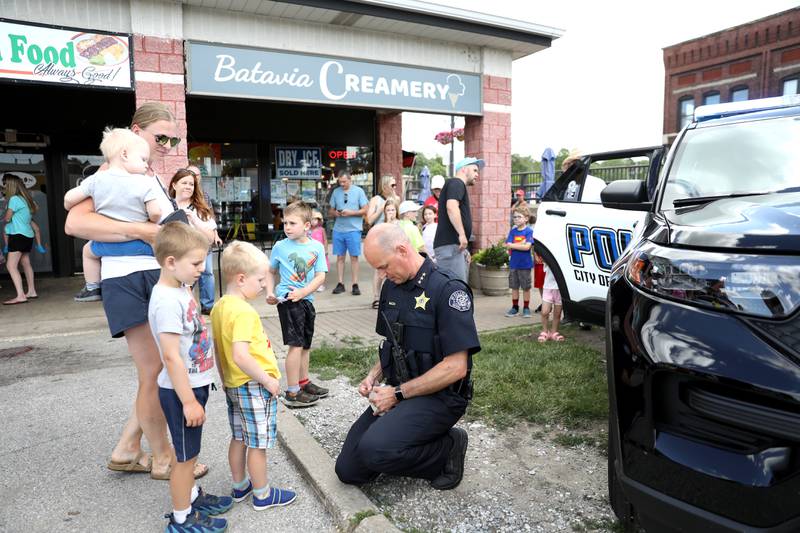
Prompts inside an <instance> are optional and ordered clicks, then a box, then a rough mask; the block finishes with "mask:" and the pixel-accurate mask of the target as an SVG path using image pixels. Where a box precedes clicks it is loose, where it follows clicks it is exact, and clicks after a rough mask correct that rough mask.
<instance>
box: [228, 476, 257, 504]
mask: <svg viewBox="0 0 800 533" xmlns="http://www.w3.org/2000/svg"><path fill="white" fill-rule="evenodd" d="M251 492H253V483H252V482H250V481H248V482H247V488H246V489H242V490H239V489H237V488H235V487H234V489H233V490H232V491H231V498H233V501H235V502H237V503H238V502H243V501H244V500H246V499H247V497H248V496H250V493H251Z"/></svg>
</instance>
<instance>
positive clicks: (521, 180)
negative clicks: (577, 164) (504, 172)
mask: <svg viewBox="0 0 800 533" xmlns="http://www.w3.org/2000/svg"><path fill="white" fill-rule="evenodd" d="M649 168H650V166H649V164H644V165H619V166H613V167H594V168H592V169H591V170H590V171H589V172H590V174H591V175H592V176H596V177H598V178H600V179H602V180H603V181H605V182H606V183H611V182H612V181H617V180H646V179H647V173H648V171H649ZM560 177H561V171H560V170H557V171H556V178H555V179H556V180H558V178H560ZM541 183H542V173H541V172H539V171H534V172H518V173H516V174H511V194H512V195H513V194H514V193H515V192H516V191H517V190H518V189H522V190H524V191H525V198H528V199H531V198H534V197H535V196H536V193H537V192H538V191H539V185H541Z"/></svg>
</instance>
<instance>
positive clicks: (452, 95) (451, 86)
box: [447, 74, 466, 108]
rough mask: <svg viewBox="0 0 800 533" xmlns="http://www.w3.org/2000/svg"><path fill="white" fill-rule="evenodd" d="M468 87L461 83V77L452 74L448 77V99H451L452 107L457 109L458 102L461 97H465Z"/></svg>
mask: <svg viewBox="0 0 800 533" xmlns="http://www.w3.org/2000/svg"><path fill="white" fill-rule="evenodd" d="M464 91H466V87H465V86H464V84H463V83H461V76H459V75H458V74H450V75H449V76H447V98H449V99H450V105H451V106H452V107H453V108H455V107H456V102H458V99H459V97H461V96H464Z"/></svg>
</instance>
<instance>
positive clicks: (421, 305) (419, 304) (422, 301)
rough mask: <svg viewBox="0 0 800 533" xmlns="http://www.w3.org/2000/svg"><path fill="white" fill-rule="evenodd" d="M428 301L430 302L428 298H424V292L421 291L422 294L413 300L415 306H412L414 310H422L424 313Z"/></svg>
mask: <svg viewBox="0 0 800 533" xmlns="http://www.w3.org/2000/svg"><path fill="white" fill-rule="evenodd" d="M428 300H430V298H428V297H427V296H425V291H422V294H420V295H419V296H417V297H416V298H414V301H415V302H416V304H415V305H414V309H422V310H423V311H424V310H425V305H426V304H427V303H428Z"/></svg>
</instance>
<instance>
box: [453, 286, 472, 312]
mask: <svg viewBox="0 0 800 533" xmlns="http://www.w3.org/2000/svg"><path fill="white" fill-rule="evenodd" d="M447 303H448V304H449V305H450V307H452V308H453V309H455V310H456V311H469V310H470V308H472V300H470V298H469V294H467V292H466V291H462V290H457V291H455V292H454V293H453V294H451V295H450V299H449V300H448V301H447Z"/></svg>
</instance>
